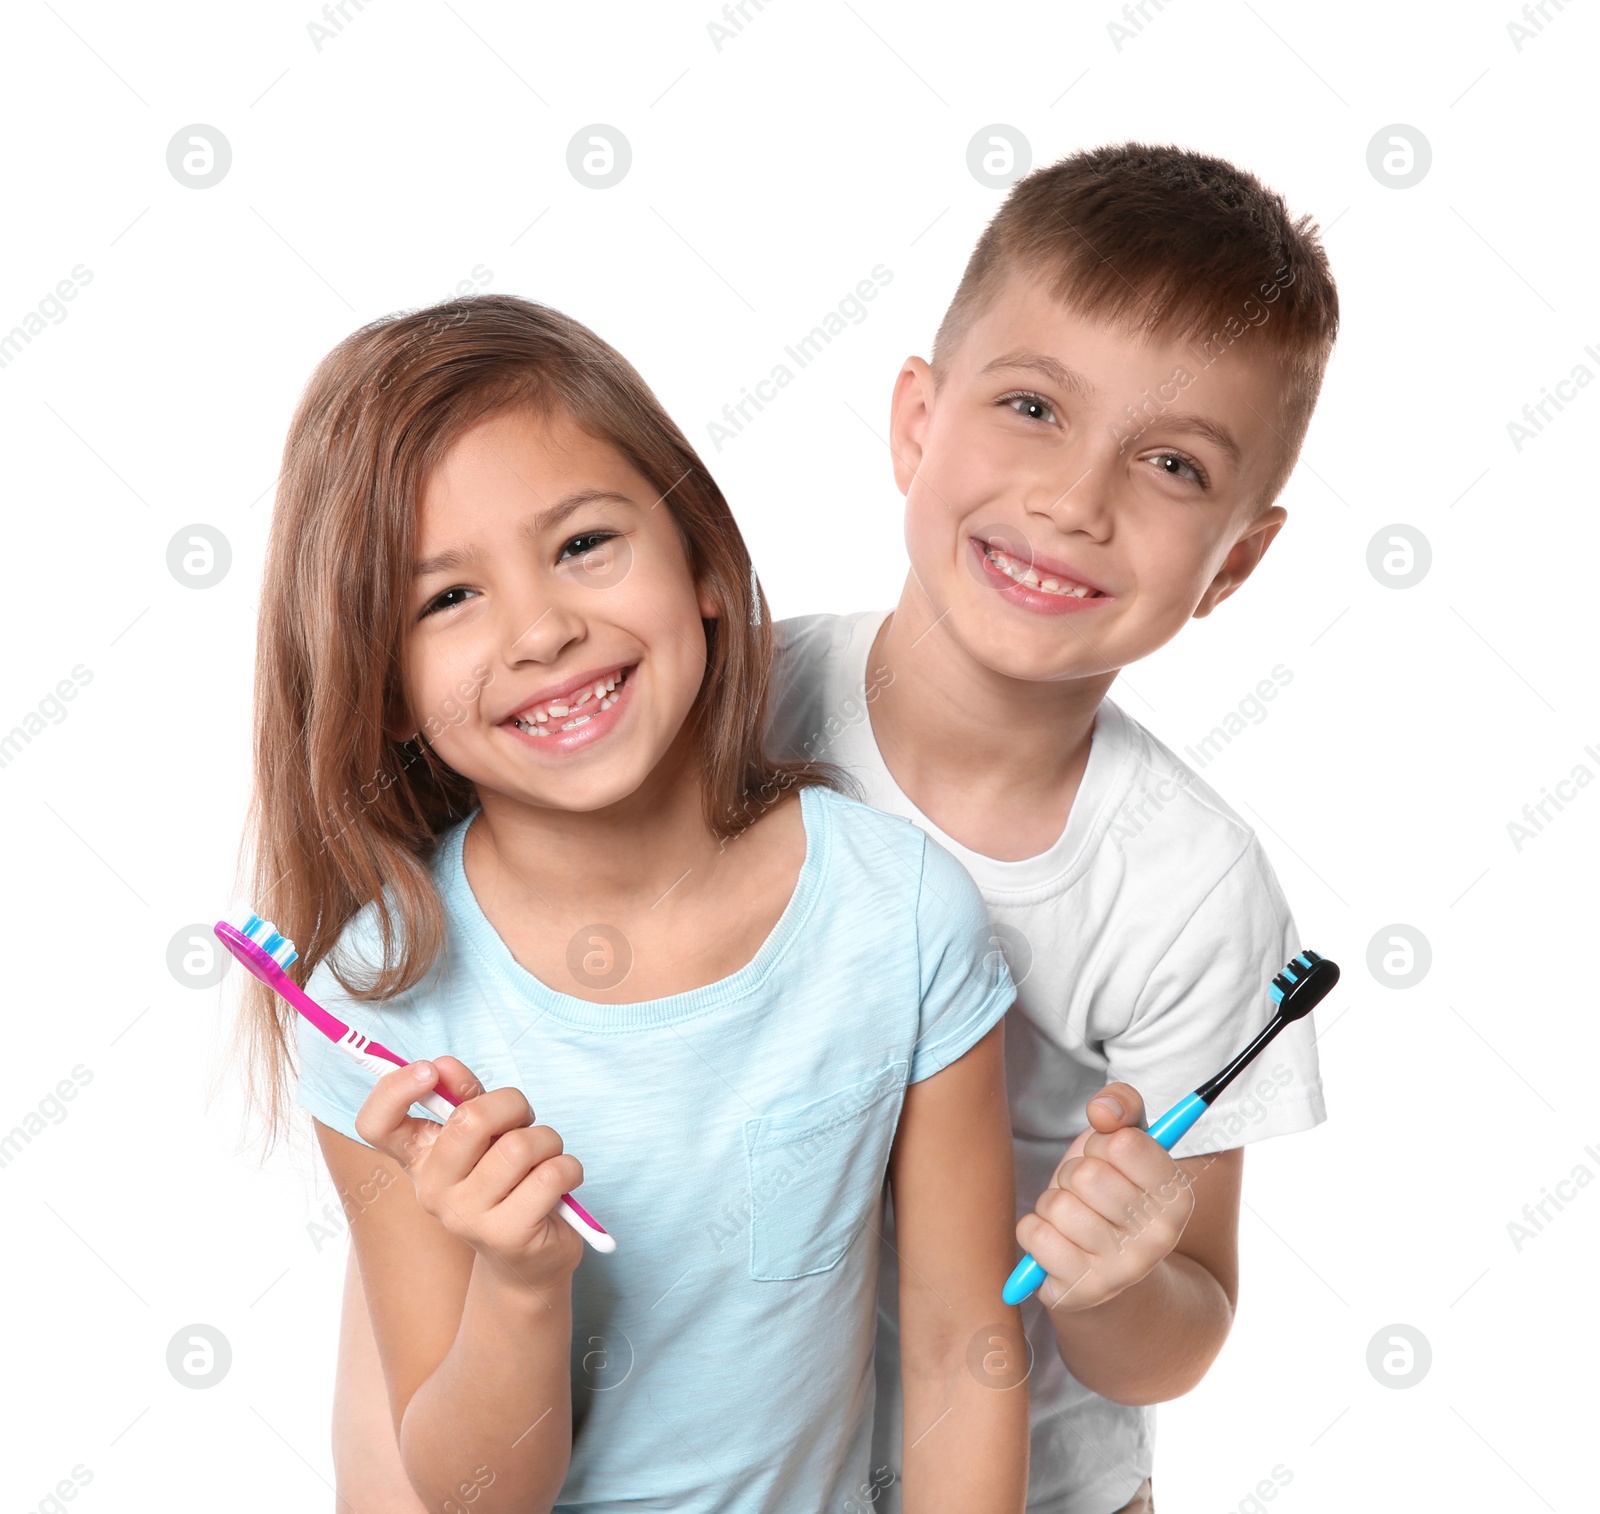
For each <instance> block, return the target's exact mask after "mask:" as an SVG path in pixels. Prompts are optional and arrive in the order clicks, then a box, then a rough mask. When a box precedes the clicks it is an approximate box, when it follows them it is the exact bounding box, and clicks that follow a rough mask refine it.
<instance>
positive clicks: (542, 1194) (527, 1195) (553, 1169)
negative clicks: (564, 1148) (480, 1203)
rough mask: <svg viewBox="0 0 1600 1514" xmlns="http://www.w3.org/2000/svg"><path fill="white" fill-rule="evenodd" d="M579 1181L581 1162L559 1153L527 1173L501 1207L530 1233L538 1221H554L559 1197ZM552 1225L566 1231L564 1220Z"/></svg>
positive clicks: (581, 1169) (569, 1190)
mask: <svg viewBox="0 0 1600 1514" xmlns="http://www.w3.org/2000/svg"><path fill="white" fill-rule="evenodd" d="M582 1182H583V1165H582V1163H580V1162H579V1161H578V1159H577V1158H576V1157H575V1156H572V1155H570V1154H569V1153H567V1152H562V1153H561V1154H560V1155H558V1156H553V1157H549V1158H547V1159H546V1160H545V1161H543V1162H541V1163H540V1164H539V1165H538V1166H537V1167H535V1168H534V1169H533V1170H532V1171H531V1172H529V1173H528V1174H527V1175H526V1176H525V1177H524V1178H523V1179H522V1181H521V1182H520V1183H518V1184H517V1186H516V1187H515V1188H513V1189H512V1190H511V1192H510V1193H509V1194H508V1195H507V1196H506V1200H505V1207H506V1209H507V1210H508V1211H509V1212H511V1213H512V1214H515V1215H516V1216H517V1217H518V1218H519V1219H520V1220H522V1221H523V1222H524V1223H526V1225H527V1226H528V1228H529V1229H530V1230H531V1229H532V1228H533V1226H534V1225H536V1224H537V1223H538V1222H539V1221H540V1220H544V1219H552V1218H554V1216H555V1208H556V1205H557V1204H559V1203H560V1202H561V1196H562V1194H564V1193H571V1192H572V1190H573V1189H574V1188H577V1187H578V1186H579V1185H580V1184H582ZM556 1224H557V1225H558V1227H559V1228H560V1229H562V1230H567V1229H570V1227H569V1226H568V1225H567V1222H566V1221H565V1220H556Z"/></svg>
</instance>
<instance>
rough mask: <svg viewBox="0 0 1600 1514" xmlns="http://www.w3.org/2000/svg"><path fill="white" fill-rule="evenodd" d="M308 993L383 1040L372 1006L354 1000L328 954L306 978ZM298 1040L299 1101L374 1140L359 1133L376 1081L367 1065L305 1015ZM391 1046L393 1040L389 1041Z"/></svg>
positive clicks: (329, 1121) (344, 1131)
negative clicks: (360, 1115) (360, 1113)
mask: <svg viewBox="0 0 1600 1514" xmlns="http://www.w3.org/2000/svg"><path fill="white" fill-rule="evenodd" d="M306 993H307V994H308V995H309V996H310V998H311V999H312V1001H313V1002H314V1003H317V1004H320V1005H321V1006H322V1007H323V1008H324V1009H325V1010H327V1011H328V1013H329V1014H330V1015H334V1016H337V1018H339V1019H341V1020H343V1021H344V1022H345V1024H346V1025H353V1026H355V1027H357V1028H359V1029H360V1030H361V1031H362V1032H363V1033H364V1034H367V1035H374V1036H375V1038H376V1039H377V1040H379V1041H382V1040H383V1037H382V1035H381V1034H377V1033H376V1032H375V1031H374V1029H373V1027H372V1024H371V1017H370V1015H369V1014H368V1013H366V1012H365V1011H367V1009H368V1006H366V1005H365V1004H363V1003H361V1002H360V1001H357V1000H353V999H351V998H350V997H349V996H348V995H347V994H346V993H345V992H344V990H343V989H341V988H340V987H339V984H338V982H337V980H336V979H335V978H334V976H333V973H332V972H331V970H329V968H328V964H327V961H326V959H324V961H322V962H319V963H318V964H317V966H316V969H315V971H313V972H312V974H311V977H310V979H309V980H308V981H307V983H306ZM294 1023H295V1044H296V1049H297V1051H298V1053H299V1062H300V1079H299V1084H298V1086H297V1087H296V1089H295V1103H297V1104H298V1105H299V1106H300V1107H301V1108H302V1109H308V1110H310V1111H311V1113H312V1114H313V1115H314V1116H315V1117H316V1118H317V1119H319V1120H321V1121H322V1123H323V1124H324V1125H326V1126H328V1127H329V1128H330V1129H333V1130H337V1131H338V1132H339V1134H340V1135H343V1136H348V1137H349V1138H350V1139H351V1140H352V1141H361V1144H362V1145H363V1146H366V1145H368V1144H369V1143H368V1142H366V1141H362V1140H361V1137H360V1136H359V1135H358V1134H357V1133H356V1113H357V1111H358V1110H359V1109H360V1108H361V1106H362V1104H363V1103H364V1102H365V1100H366V1097H367V1095H368V1094H369V1093H371V1092H372V1085H373V1083H374V1082H375V1081H376V1079H375V1078H374V1076H373V1075H372V1074H371V1073H369V1072H368V1071H367V1070H366V1068H364V1067H360V1066H358V1065H357V1064H356V1063H355V1062H354V1061H353V1060H352V1059H351V1058H350V1056H349V1054H348V1053H346V1052H343V1051H340V1049H339V1048H338V1047H337V1046H336V1045H335V1044H334V1043H333V1042H332V1041H330V1040H329V1039H328V1038H327V1037H326V1036H325V1035H323V1033H322V1032H321V1031H320V1030H318V1029H317V1028H316V1026H314V1025H313V1024H312V1023H311V1022H310V1021H309V1020H307V1019H306V1017H305V1016H304V1015H299V1014H297V1015H296V1016H295V1017H294ZM384 1044H385V1045H387V1044H388V1043H387V1042H385V1043H384Z"/></svg>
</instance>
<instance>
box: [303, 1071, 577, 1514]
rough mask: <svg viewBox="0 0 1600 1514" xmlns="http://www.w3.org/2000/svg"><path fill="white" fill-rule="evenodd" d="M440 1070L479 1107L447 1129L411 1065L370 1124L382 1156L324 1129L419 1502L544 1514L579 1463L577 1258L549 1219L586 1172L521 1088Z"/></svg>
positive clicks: (366, 1117)
mask: <svg viewBox="0 0 1600 1514" xmlns="http://www.w3.org/2000/svg"><path fill="white" fill-rule="evenodd" d="M438 1061H439V1064H440V1072H441V1073H443V1074H444V1075H445V1078H446V1081H447V1082H448V1085H449V1086H450V1088H451V1091H452V1092H455V1093H457V1094H459V1095H461V1096H463V1097H465V1098H467V1099H468V1102H466V1103H464V1104H463V1105H462V1106H461V1107H460V1108H458V1109H457V1110H456V1111H455V1112H454V1113H453V1114H452V1115H451V1118H450V1121H449V1123H448V1125H445V1126H439V1125H437V1124H433V1123H432V1122H429V1121H423V1120H415V1119H412V1118H410V1117H409V1116H408V1115H407V1114H406V1111H407V1109H409V1106H410V1103H411V1101H412V1100H413V1099H415V1098H416V1097H417V1095H418V1090H419V1088H421V1087H422V1085H420V1084H419V1083H418V1082H417V1081H416V1079H415V1078H414V1076H413V1073H412V1070H411V1069H409V1068H403V1069H397V1070H396V1071H395V1072H393V1073H389V1074H387V1075H386V1076H385V1077H384V1078H382V1079H380V1080H379V1082H378V1084H377V1086H376V1087H375V1088H374V1089H373V1092H372V1094H371V1095H370V1096H369V1097H368V1099H367V1101H366V1103H365V1104H364V1105H363V1106H362V1109H361V1113H360V1115H359V1116H358V1117H357V1127H358V1129H359V1131H360V1134H361V1136H362V1138H363V1139H364V1140H367V1141H370V1142H371V1143H372V1145H373V1146H375V1147H377V1148H379V1150H378V1151H377V1152H374V1151H373V1150H371V1149H369V1148H368V1147H366V1146H363V1145H361V1144H360V1142H357V1141H352V1140H349V1139H348V1138H347V1137H345V1136H342V1135H340V1134H339V1133H338V1132H336V1131H333V1130H330V1129H328V1128H327V1127H326V1126H323V1125H321V1124H320V1123H319V1124H318V1126H317V1134H318V1139H319V1141H320V1143H321V1145H322V1150H323V1155H324V1157H325V1159H326V1161H327V1164H328V1170H329V1172H330V1173H331V1174H332V1175H333V1179H334V1182H335V1184H336V1186H337V1188H338V1190H339V1193H340V1196H341V1198H342V1200H343V1201H344V1204H345V1209H346V1213H347V1214H348V1215H349V1217H350V1226H351V1238H352V1242H353V1244H354V1246H355V1248H356V1251H357V1254H358V1258H359V1261H360V1266H361V1274H362V1278H363V1283H364V1287H365V1292H366V1295H367V1299H368V1303H369V1307H370V1310H371V1315H372V1327H373V1332H374V1335H375V1337H376V1340H377V1345H378V1352H379V1355H380V1357H381V1360H382V1364H383V1370H384V1376H385V1377H386V1378H387V1381H388V1397H389V1401H390V1408H391V1419H392V1422H393V1424H394V1428H395V1434H396V1437H397V1440H398V1444H399V1448H400V1457H401V1462H402V1465H403V1467H404V1469H405V1473H406V1475H407V1477H408V1478H409V1479H410V1482H411V1484H412V1486H413V1488H414V1489H415V1490H416V1494H417V1496H418V1497H419V1498H420V1499H421V1501H422V1502H423V1503H424V1504H425V1505H427V1506H428V1507H429V1508H432V1509H436V1510H444V1511H445V1514H454V1511H456V1510H465V1509H467V1508H469V1507H470V1508H471V1509H473V1510H474V1511H482V1514H489V1511H495V1510H508V1511H509V1510H515V1511H517V1514H522V1511H524V1510H548V1509H550V1507H551V1506H552V1504H553V1503H554V1501H555V1499H556V1497H557V1495H558V1493H559V1491H560V1488H561V1484H562V1481H563V1480H564V1479H565V1476H566V1471H567V1463H568V1460H569V1457H570V1454H571V1433H572V1421H571V1397H570V1395H571V1388H570V1382H569V1368H568V1355H569V1347H570V1341H571V1330H572V1323H571V1288H570V1279H571V1273H572V1269H573V1267H574V1266H575V1265H576V1263H577V1259H578V1254H579V1252H580V1251H581V1242H579V1241H578V1239H577V1237H576V1236H575V1235H574V1234H572V1232H571V1231H570V1230H569V1229H568V1227H567V1226H565V1225H562V1224H560V1223H558V1222H556V1221H555V1220H554V1219H553V1217H552V1211H553V1209H554V1206H555V1203H556V1202H557V1200H558V1199H559V1197H560V1195H561V1193H562V1192H563V1191H564V1190H570V1188H571V1187H572V1186H573V1180H574V1178H577V1179H578V1180H580V1181H581V1177H582V1170H581V1168H579V1167H578V1166H577V1164H576V1162H574V1161H573V1159H572V1158H570V1157H565V1156H561V1155H559V1154H558V1153H559V1151H560V1139H559V1137H557V1136H556V1135H555V1133H554V1132H553V1131H550V1130H548V1129H547V1128H545V1127H532V1128H529V1127H528V1121H529V1119H531V1115H532V1112H531V1111H530V1110H527V1108H526V1101H525V1100H524V1099H523V1098H522V1095H521V1094H520V1093H518V1092H517V1090H515V1089H497V1090H495V1091H494V1092H493V1093H490V1094H484V1095H482V1097H481V1098H471V1097H470V1094H471V1092H472V1091H473V1090H474V1089H475V1088H476V1087H477V1085H476V1084H475V1082H474V1080H473V1079H472V1077H471V1074H470V1073H468V1072H467V1070H466V1069H465V1068H464V1067H462V1066H461V1065H460V1064H459V1063H456V1062H454V1059H452V1058H439V1059H438ZM424 1091H425V1090H424ZM496 1137H499V1139H498V1140H497V1139H496ZM491 1143H492V1144H491ZM397 1173H398V1174H399V1176H398V1178H397V1177H396V1174H397ZM508 1343H514V1345H515V1349H511V1350H508V1349H507V1346H508Z"/></svg>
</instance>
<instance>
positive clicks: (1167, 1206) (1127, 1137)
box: [1017, 1083, 1194, 1311]
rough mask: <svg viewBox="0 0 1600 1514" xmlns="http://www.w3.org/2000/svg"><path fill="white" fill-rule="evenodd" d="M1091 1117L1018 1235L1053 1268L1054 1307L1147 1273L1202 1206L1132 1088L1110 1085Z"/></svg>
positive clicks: (1107, 1294) (1048, 1289) (1097, 1296)
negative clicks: (1156, 1137) (1154, 1135)
mask: <svg viewBox="0 0 1600 1514" xmlns="http://www.w3.org/2000/svg"><path fill="white" fill-rule="evenodd" d="M1107 1101H1112V1103H1108V1102H1107ZM1112 1104H1114V1105H1115V1106H1118V1107H1120V1112H1118V1108H1114V1107H1112ZM1089 1124H1090V1129H1088V1130H1086V1131H1084V1132H1083V1133H1082V1134H1081V1135H1079V1136H1078V1137H1077V1138H1076V1139H1075V1140H1074V1141H1073V1143H1072V1144H1071V1145H1070V1146H1069V1147H1068V1148H1067V1154H1066V1155H1065V1156H1064V1157H1062V1159H1061V1163H1060V1165H1059V1166H1058V1167H1057V1168H1056V1171H1055V1176H1054V1177H1052V1178H1051V1179H1050V1186H1049V1187H1048V1188H1046V1189H1045V1191H1044V1192H1043V1193H1042V1194H1041V1195H1040V1196H1039V1202H1038V1204H1037V1205H1035V1207H1034V1213H1032V1214H1030V1215H1027V1216H1025V1217H1024V1218H1023V1219H1022V1220H1021V1221H1020V1223H1019V1224H1018V1225H1017V1241H1018V1243H1019V1244H1020V1245H1021V1246H1022V1247H1023V1248H1024V1249H1025V1250H1027V1251H1028V1252H1030V1253H1031V1254H1032V1255H1033V1258H1034V1260H1035V1261H1037V1262H1038V1264H1039V1265H1040V1266H1041V1267H1043V1268H1044V1270H1045V1272H1046V1273H1048V1274H1049V1276H1048V1277H1047V1278H1046V1279H1045V1282H1044V1285H1043V1287H1041V1288H1040V1290H1039V1297H1040V1298H1041V1299H1043V1300H1044V1303H1045V1307H1046V1308H1049V1309H1055V1308H1057V1307H1058V1306H1059V1307H1061V1308H1062V1309H1065V1310H1068V1311H1073V1310H1079V1309H1092V1308H1093V1307H1094V1306H1095V1305H1096V1304H1103V1303H1104V1302H1105V1301H1106V1300H1107V1299H1109V1298H1114V1297H1115V1296H1116V1295H1117V1294H1119V1293H1121V1292H1122V1291H1123V1290H1124V1289H1125V1288H1131V1287H1132V1286H1133V1285H1134V1284H1135V1283H1137V1282H1140V1281H1142V1280H1143V1279H1144V1278H1146V1277H1148V1276H1149V1275H1150V1273H1151V1272H1153V1271H1154V1270H1155V1268H1156V1265H1157V1264H1158V1263H1159V1262H1160V1261H1161V1260H1162V1258H1163V1257H1165V1256H1166V1255H1167V1254H1168V1253H1169V1252H1170V1251H1171V1250H1172V1249H1173V1247H1174V1246H1176V1245H1177V1244H1178V1241H1179V1238H1180V1237H1181V1236H1182V1235H1183V1230H1184V1226H1186V1225H1187V1224H1188V1223H1189V1216H1190V1215H1192V1214H1193V1213H1194V1192H1193V1190H1192V1189H1191V1188H1190V1186H1189V1178H1188V1174H1187V1173H1185V1172H1184V1170H1183V1168H1181V1167H1180V1166H1179V1165H1178V1164H1177V1163H1176V1162H1175V1161H1174V1160H1173V1159H1172V1157H1171V1156H1170V1155H1169V1154H1168V1153H1167V1152H1166V1151H1164V1150H1163V1149H1162V1148H1161V1147H1160V1146H1159V1145H1157V1144H1156V1142H1155V1141H1153V1140H1152V1139H1151V1138H1150V1137H1149V1135H1147V1134H1146V1133H1145V1129H1144V1100H1143V1099H1141V1098H1140V1097H1139V1095H1138V1093H1137V1092H1136V1091H1135V1090H1134V1089H1133V1088H1132V1087H1130V1086H1129V1085H1128V1084H1127V1083H1110V1084H1107V1085H1106V1087H1104V1088H1102V1089H1101V1090H1100V1092H1099V1093H1097V1094H1096V1095H1095V1096H1094V1098H1093V1099H1091V1100H1090V1101H1089Z"/></svg>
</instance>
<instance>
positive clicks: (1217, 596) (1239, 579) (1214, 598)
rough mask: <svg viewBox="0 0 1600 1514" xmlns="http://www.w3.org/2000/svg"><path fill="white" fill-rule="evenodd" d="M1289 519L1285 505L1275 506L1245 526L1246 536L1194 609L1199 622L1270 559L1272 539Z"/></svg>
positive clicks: (1237, 543)
mask: <svg viewBox="0 0 1600 1514" xmlns="http://www.w3.org/2000/svg"><path fill="white" fill-rule="evenodd" d="M1288 518H1289V512H1288V511H1287V510H1285V509H1284V508H1283V506H1282V505H1273V506H1272V507H1271V508H1270V509H1268V510H1264V511H1263V512H1262V513H1261V514H1260V515H1258V516H1257V517H1256V518H1255V520H1253V521H1251V523H1250V524H1249V525H1248V526H1246V527H1245V529H1244V534H1243V535H1242V536H1240V538H1239V539H1238V541H1236V542H1235V543H1234V544H1233V546H1232V547H1231V548H1229V550H1228V555H1227V556H1226V557H1225V558H1223V560H1222V566H1221V567H1220V568H1218V569H1217V576H1216V577H1215V578H1213V579H1212V580H1211V582H1210V583H1209V584H1207V585H1206V591H1205V593H1204V594H1202V595H1201V596H1200V603H1199V604H1198V605H1196V606H1195V610H1194V618H1195V619H1196V620H1199V619H1200V618H1201V617H1202V616H1205V615H1209V614H1210V613H1211V612H1212V611H1213V610H1214V609H1216V607H1217V606H1218V605H1220V604H1221V603H1222V601H1223V600H1225V599H1226V598H1227V597H1228V596H1229V595H1230V594H1231V593H1233V591H1234V590H1235V589H1237V588H1238V587H1239V585H1240V584H1242V583H1243V582H1244V581H1245V579H1247V578H1248V577H1249V576H1250V575H1251V574H1252V573H1254V572H1255V570H1256V564H1257V563H1259V562H1260V561H1261V559H1262V558H1263V557H1264V556H1266V552H1267V548H1268V547H1270V546H1271V545H1272V538H1273V537H1275V536H1276V535H1277V534H1278V532H1280V531H1281V530H1282V529H1283V523H1284V522H1285V521H1286V520H1288Z"/></svg>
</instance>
